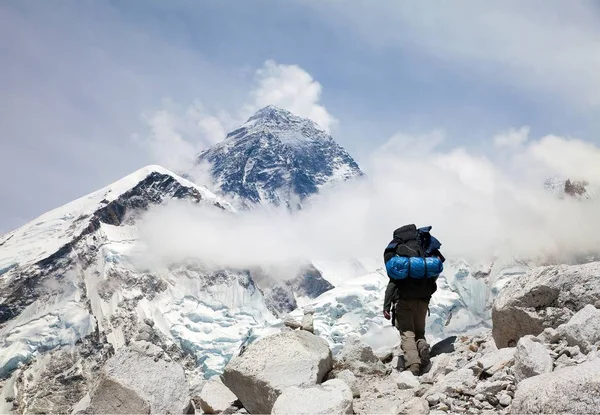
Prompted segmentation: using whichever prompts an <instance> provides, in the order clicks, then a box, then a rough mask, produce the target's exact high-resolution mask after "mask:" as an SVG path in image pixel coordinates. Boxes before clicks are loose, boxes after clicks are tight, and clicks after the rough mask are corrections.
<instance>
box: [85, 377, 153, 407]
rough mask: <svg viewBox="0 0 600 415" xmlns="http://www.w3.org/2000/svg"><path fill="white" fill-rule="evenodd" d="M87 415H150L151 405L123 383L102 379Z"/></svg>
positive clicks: (92, 397)
mask: <svg viewBox="0 0 600 415" xmlns="http://www.w3.org/2000/svg"><path fill="white" fill-rule="evenodd" d="M85 413H88V414H149V413H150V403H149V402H148V401H147V400H145V399H144V398H142V397H141V396H140V395H139V394H138V393H137V392H135V391H133V390H131V389H129V388H128V387H126V386H123V385H122V384H121V383H118V382H115V381H113V380H110V379H106V378H104V377H102V378H101V379H100V381H99V382H98V384H97V385H96V388H95V391H94V393H93V395H92V396H91V401H90V404H89V406H88V407H87V409H86V410H85Z"/></svg>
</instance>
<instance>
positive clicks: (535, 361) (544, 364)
mask: <svg viewBox="0 0 600 415" xmlns="http://www.w3.org/2000/svg"><path fill="white" fill-rule="evenodd" d="M550 372H552V358H551V357H550V352H549V351H548V349H546V347H545V346H544V345H543V344H542V343H541V342H540V340H539V339H537V338H536V337H533V336H531V335H528V336H525V337H521V339H520V340H519V342H518V343H517V348H516V351H515V365H514V367H513V373H514V375H515V378H516V380H517V382H520V381H522V380H524V379H527V378H530V377H532V376H537V375H541V374H544V373H550Z"/></svg>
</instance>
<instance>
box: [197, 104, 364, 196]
mask: <svg viewBox="0 0 600 415" xmlns="http://www.w3.org/2000/svg"><path fill="white" fill-rule="evenodd" d="M198 162H199V163H209V164H210V166H211V167H210V169H211V173H212V175H213V178H214V181H215V183H216V188H217V190H218V191H220V192H223V193H225V194H228V195H230V196H233V197H234V198H236V199H239V200H240V202H242V204H246V205H252V204H256V203H271V204H275V205H277V206H279V205H283V206H288V207H292V208H295V207H296V206H297V204H298V203H299V202H301V200H302V199H304V198H306V197H307V196H310V195H313V194H315V193H318V192H319V190H320V189H322V188H323V187H326V186H328V185H331V184H333V183H336V182H341V181H346V180H349V179H352V178H356V177H361V176H363V173H362V171H361V170H360V168H359V167H358V164H356V162H355V161H354V160H353V159H352V157H351V156H350V155H349V154H348V153H347V152H346V151H345V150H344V149H343V148H342V147H341V146H340V145H339V144H337V143H336V142H335V141H334V140H333V138H332V137H331V136H330V135H329V134H328V133H327V132H325V131H324V130H323V129H322V128H320V127H319V126H318V125H317V124H315V123H314V122H313V121H311V120H309V119H306V118H301V117H298V116H296V115H294V114H292V113H291V112H289V111H286V110H283V109H280V108H277V107H274V106H268V107H265V108H263V109H261V110H260V111H258V112H257V113H256V114H255V115H253V116H252V117H250V119H249V120H248V121H247V122H246V123H245V124H243V125H242V126H240V127H239V128H238V129H236V130H235V131H233V132H231V133H229V134H228V135H227V138H226V139H225V140H223V141H222V142H220V143H218V144H217V145H215V146H214V147H212V148H210V149H208V150H206V151H204V152H203V153H201V154H200V155H199V157H198Z"/></svg>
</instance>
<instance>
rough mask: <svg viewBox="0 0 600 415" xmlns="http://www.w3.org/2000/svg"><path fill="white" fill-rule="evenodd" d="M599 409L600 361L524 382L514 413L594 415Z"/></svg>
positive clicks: (514, 403)
mask: <svg viewBox="0 0 600 415" xmlns="http://www.w3.org/2000/svg"><path fill="white" fill-rule="evenodd" d="M598 408H600V359H595V360H592V361H590V362H586V363H583V364H581V365H578V366H571V367H565V368H562V369H558V370H555V371H554V372H552V373H546V374H544V375H540V376H534V377H531V378H529V379H525V380H524V381H523V382H521V383H519V386H518V388H517V392H516V394H515V398H514V400H513V401H512V407H511V413H513V414H525V413H527V414H550V413H552V414H565V413H569V414H594V413H598Z"/></svg>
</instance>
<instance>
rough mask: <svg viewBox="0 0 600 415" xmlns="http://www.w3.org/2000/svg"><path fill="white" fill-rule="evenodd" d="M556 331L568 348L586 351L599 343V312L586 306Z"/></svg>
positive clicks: (590, 306)
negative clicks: (573, 347) (577, 347)
mask: <svg viewBox="0 0 600 415" xmlns="http://www.w3.org/2000/svg"><path fill="white" fill-rule="evenodd" d="M556 331H557V332H558V335H559V336H560V337H564V338H565V339H566V340H567V342H569V345H570V346H579V348H580V349H581V350H586V349H587V348H589V347H590V346H593V345H595V344H598V343H599V342H600V310H598V309H597V308H596V307H594V306H593V305H589V304H588V305H586V306H585V307H583V308H582V309H581V310H579V311H578V312H577V313H576V314H575V315H574V316H573V317H572V318H571V320H569V321H568V322H567V323H565V324H563V325H561V326H559V327H558V329H557V330H556Z"/></svg>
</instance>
